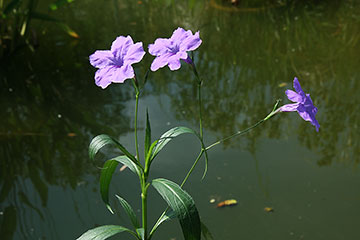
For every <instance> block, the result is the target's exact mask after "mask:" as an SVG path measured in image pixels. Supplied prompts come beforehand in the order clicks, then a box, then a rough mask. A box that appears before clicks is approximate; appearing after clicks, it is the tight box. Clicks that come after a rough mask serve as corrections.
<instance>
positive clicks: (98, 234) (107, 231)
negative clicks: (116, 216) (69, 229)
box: [77, 225, 137, 240]
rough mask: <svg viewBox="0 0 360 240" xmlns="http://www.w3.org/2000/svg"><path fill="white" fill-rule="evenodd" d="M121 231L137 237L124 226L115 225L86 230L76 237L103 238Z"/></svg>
mask: <svg viewBox="0 0 360 240" xmlns="http://www.w3.org/2000/svg"><path fill="white" fill-rule="evenodd" d="M121 232H128V233H131V234H132V235H133V236H135V237H136V238H137V235H136V233H134V232H133V231H131V230H130V229H128V228H126V227H122V226H117V225H105V226H100V227H96V228H93V229H90V230H88V231H87V232H85V233H84V234H83V235H81V236H80V237H79V238H77V240H103V239H107V238H109V237H111V236H114V235H115V234H118V233H121Z"/></svg>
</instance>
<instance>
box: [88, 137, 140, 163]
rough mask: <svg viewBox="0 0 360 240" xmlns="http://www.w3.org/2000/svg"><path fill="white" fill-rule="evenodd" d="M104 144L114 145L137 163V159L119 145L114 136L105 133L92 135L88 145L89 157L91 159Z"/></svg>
mask: <svg viewBox="0 0 360 240" xmlns="http://www.w3.org/2000/svg"><path fill="white" fill-rule="evenodd" d="M105 145H113V146H116V147H117V148H118V149H120V151H121V152H123V153H124V154H125V155H126V156H128V157H129V158H130V159H131V160H132V161H133V162H135V163H137V159H136V158H135V157H134V156H133V155H132V154H131V153H129V152H128V151H127V150H126V148H125V147H124V146H123V145H121V144H120V143H119V142H118V141H116V140H115V139H114V138H112V137H110V136H108V135H106V134H101V135H98V136H96V137H94V138H93V140H91V142H90V146H89V156H90V159H91V160H93V159H94V157H95V155H96V153H97V152H98V151H99V150H100V149H101V148H102V147H104V146H105Z"/></svg>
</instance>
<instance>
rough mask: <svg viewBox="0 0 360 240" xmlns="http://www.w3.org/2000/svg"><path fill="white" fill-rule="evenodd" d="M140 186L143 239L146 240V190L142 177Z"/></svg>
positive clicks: (146, 186)
mask: <svg viewBox="0 0 360 240" xmlns="http://www.w3.org/2000/svg"><path fill="white" fill-rule="evenodd" d="M142 180H143V181H142V184H141V205H142V227H143V229H144V239H145V240H147V239H148V238H147V188H148V185H147V184H146V180H145V176H144V175H143V177H142Z"/></svg>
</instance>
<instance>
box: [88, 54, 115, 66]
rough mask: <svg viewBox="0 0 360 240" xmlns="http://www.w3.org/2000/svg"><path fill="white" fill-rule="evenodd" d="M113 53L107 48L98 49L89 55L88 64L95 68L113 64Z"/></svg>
mask: <svg viewBox="0 0 360 240" xmlns="http://www.w3.org/2000/svg"><path fill="white" fill-rule="evenodd" d="M112 59H113V55H112V53H111V52H110V51H109V50H98V51H95V52H94V53H93V54H91V55H90V57H89V60H90V64H91V65H92V66H94V67H96V68H104V67H106V66H109V65H112V64H113V61H112Z"/></svg>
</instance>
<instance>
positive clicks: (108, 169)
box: [100, 160, 119, 214]
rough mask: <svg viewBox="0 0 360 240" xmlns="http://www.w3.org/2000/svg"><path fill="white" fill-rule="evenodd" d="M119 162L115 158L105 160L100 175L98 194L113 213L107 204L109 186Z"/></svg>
mask: <svg viewBox="0 0 360 240" xmlns="http://www.w3.org/2000/svg"><path fill="white" fill-rule="evenodd" d="M118 164H119V162H117V161H115V160H107V161H106V162H105V163H104V166H103V168H102V170H101V175H100V194H101V198H102V200H103V202H104V203H105V204H106V207H107V209H109V211H110V212H111V213H112V214H114V212H113V210H112V209H111V207H110V204H109V186H110V182H111V179H112V175H113V174H114V171H115V169H116V167H117V165H118Z"/></svg>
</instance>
